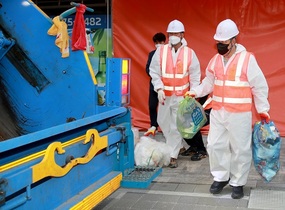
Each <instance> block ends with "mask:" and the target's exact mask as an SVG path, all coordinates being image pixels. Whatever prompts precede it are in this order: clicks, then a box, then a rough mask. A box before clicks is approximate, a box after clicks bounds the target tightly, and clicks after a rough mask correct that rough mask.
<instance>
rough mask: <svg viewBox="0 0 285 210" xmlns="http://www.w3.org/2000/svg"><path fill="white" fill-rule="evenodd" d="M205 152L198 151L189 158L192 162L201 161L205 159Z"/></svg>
mask: <svg viewBox="0 0 285 210" xmlns="http://www.w3.org/2000/svg"><path fill="white" fill-rule="evenodd" d="M207 156H208V155H207V152H206V151H198V152H196V153H195V154H194V155H192V156H191V160H192V161H199V160H202V159H203V158H206V157H207Z"/></svg>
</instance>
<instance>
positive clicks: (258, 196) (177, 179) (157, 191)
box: [95, 134, 285, 210]
mask: <svg viewBox="0 0 285 210" xmlns="http://www.w3.org/2000/svg"><path fill="white" fill-rule="evenodd" d="M140 135H141V134H140ZM156 139H157V140H163V136H162V135H161V134H159V135H157V136H156ZM204 140H205V143H206V136H204ZM284 140H285V139H284V138H283V142H284ZM283 144H284V143H283ZM280 161H281V169H280V171H279V172H278V174H277V175H276V176H275V178H274V179H273V180H272V181H271V182H270V183H265V182H264V181H263V179H262V178H261V176H260V175H259V174H258V173H257V172H256V171H255V168H254V166H253V164H252V167H251V172H250V175H249V179H248V183H247V185H246V186H245V187H244V193H245V196H244V197H243V198H242V199H240V200H234V199H232V198H231V187H229V186H227V187H225V188H224V190H223V191H222V193H221V194H219V195H212V194H210V193H209V188H210V185H211V184H212V182H213V180H212V176H211V174H210V171H209V160H208V158H205V159H202V160H201V161H191V160H190V157H183V156H179V159H178V164H179V166H178V168H176V169H171V168H168V167H164V168H163V170H162V173H161V174H160V175H159V176H158V177H157V178H156V179H154V180H153V182H152V183H151V185H150V186H149V187H148V188H147V189H130V188H120V189H118V190H117V191H116V192H114V193H113V194H112V195H110V196H109V197H108V198H107V199H105V200H104V201H103V202H101V203H100V204H99V205H98V206H97V207H95V210H101V209H102V210H112V209H124V210H125V209H141V210H146V209H163V210H176V209H177V210H184V209H185V210H192V209H194V210H208V209H209V210H210V209H211V210H215V209H217V210H232V209H240V210H242V209H252V210H254V209H268V210H274V209H285V167H284V166H285V148H284V147H282V149H281V157H280Z"/></svg>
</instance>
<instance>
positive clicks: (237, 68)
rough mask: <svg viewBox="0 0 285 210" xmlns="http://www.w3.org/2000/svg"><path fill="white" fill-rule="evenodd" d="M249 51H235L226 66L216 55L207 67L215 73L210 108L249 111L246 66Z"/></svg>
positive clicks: (250, 95) (250, 102)
mask: <svg viewBox="0 0 285 210" xmlns="http://www.w3.org/2000/svg"><path fill="white" fill-rule="evenodd" d="M249 57H250V53H249V52H246V51H243V52H241V53H237V54H236V55H235V57H234V59H233V60H232V61H231V62H230V63H229V65H228V66H227V67H226V71H225V73H224V65H223V63H222V62H223V61H222V56H221V55H216V56H215V57H214V58H213V59H212V60H211V62H210V64H209V68H210V71H211V70H212V71H213V72H214V74H215V82H214V90H213V101H212V108H213V109H214V110H219V109H221V108H222V107H224V108H225V109H226V110H227V111H229V112H247V111H251V107H252V93H251V88H250V85H249V83H248V79H247V70H248V69H247V68H248V62H249Z"/></svg>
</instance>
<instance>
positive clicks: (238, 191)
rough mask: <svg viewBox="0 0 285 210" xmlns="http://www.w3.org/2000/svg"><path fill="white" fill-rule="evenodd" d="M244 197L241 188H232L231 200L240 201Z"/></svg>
mask: <svg viewBox="0 0 285 210" xmlns="http://www.w3.org/2000/svg"><path fill="white" fill-rule="evenodd" d="M243 196H244V194H243V186H237V187H233V191H232V198H233V199H241V198H242V197H243Z"/></svg>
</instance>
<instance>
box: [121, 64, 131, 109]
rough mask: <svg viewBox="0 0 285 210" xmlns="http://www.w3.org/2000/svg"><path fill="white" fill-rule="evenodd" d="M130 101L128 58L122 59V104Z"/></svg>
mask: <svg viewBox="0 0 285 210" xmlns="http://www.w3.org/2000/svg"><path fill="white" fill-rule="evenodd" d="M129 103H130V59H123V60H122V104H123V105H128V104H129Z"/></svg>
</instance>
